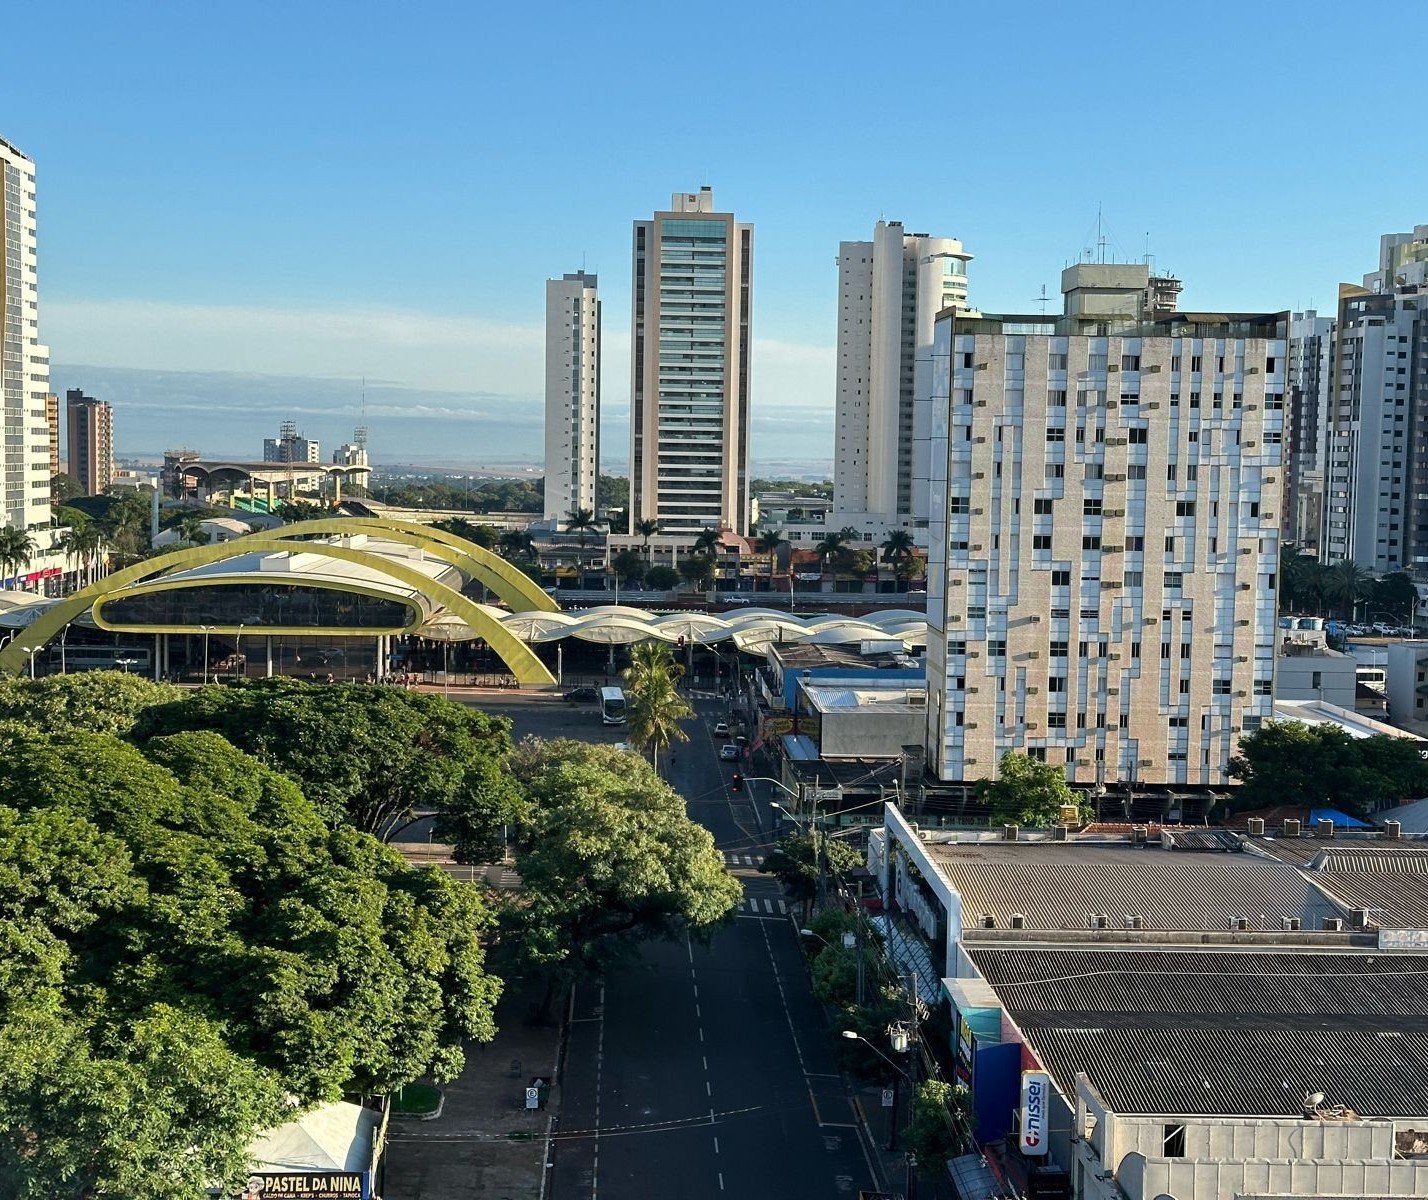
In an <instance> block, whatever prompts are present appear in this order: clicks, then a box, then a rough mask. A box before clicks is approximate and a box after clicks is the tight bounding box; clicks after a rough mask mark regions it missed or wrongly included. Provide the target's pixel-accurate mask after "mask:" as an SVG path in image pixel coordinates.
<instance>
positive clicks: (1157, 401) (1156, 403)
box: [1143, 367, 1160, 409]
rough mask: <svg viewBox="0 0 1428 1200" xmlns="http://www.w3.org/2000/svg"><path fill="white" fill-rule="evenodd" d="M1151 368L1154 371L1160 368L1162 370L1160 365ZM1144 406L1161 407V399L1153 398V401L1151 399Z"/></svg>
mask: <svg viewBox="0 0 1428 1200" xmlns="http://www.w3.org/2000/svg"><path fill="white" fill-rule="evenodd" d="M1150 369H1151V370H1152V371H1158V370H1160V368H1159V367H1151V368H1150ZM1143 407H1145V408H1150V409H1155V408H1159V407H1160V401H1159V400H1152V401H1150V403H1149V404H1146V405H1144V406H1143Z"/></svg>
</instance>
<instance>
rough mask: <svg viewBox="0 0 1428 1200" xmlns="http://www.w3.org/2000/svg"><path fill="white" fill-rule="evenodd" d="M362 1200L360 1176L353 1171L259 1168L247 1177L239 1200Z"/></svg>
mask: <svg viewBox="0 0 1428 1200" xmlns="http://www.w3.org/2000/svg"><path fill="white" fill-rule="evenodd" d="M274 1196H285V1197H287V1200H362V1176H361V1175H359V1174H357V1173H356V1172H354V1171H327V1172H313V1173H311V1174H303V1173H300V1172H281V1173H279V1172H272V1173H269V1172H266V1171H258V1172H255V1173H254V1174H252V1175H250V1176H248V1180H247V1183H246V1185H245V1186H244V1188H243V1190H242V1191H241V1192H239V1193H238V1197H239V1200H269V1198H270V1197H274Z"/></svg>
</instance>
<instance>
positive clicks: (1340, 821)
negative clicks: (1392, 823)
mask: <svg viewBox="0 0 1428 1200" xmlns="http://www.w3.org/2000/svg"><path fill="white" fill-rule="evenodd" d="M1316 821H1333V822H1334V828H1336V829H1372V828H1373V826H1372V825H1370V824H1368V822H1366V821H1360V820H1359V819H1358V817H1351V816H1349V814H1348V813H1346V812H1340V811H1339V810H1338V809H1337V808H1313V809H1310V810H1309V824H1310V825H1313V824H1314V823H1315V822H1316Z"/></svg>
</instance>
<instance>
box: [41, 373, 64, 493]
mask: <svg viewBox="0 0 1428 1200" xmlns="http://www.w3.org/2000/svg"><path fill="white" fill-rule="evenodd" d="M45 431H46V432H47V433H48V434H49V439H50V478H51V479H53V478H54V477H55V476H56V475H58V474H59V473H60V472H61V471H62V470H63V469H64V468H63V467H61V466H60V407H59V397H58V396H56V395H55V394H54V393H53V392H46V393H45Z"/></svg>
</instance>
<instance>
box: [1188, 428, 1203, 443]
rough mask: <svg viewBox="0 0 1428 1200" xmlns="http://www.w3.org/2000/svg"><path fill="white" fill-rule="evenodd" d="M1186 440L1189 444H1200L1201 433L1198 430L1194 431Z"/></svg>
mask: <svg viewBox="0 0 1428 1200" xmlns="http://www.w3.org/2000/svg"><path fill="white" fill-rule="evenodd" d="M1185 440H1186V441H1188V442H1198V441H1199V440H1200V431H1199V430H1198V429H1192V430H1191V431H1190V432H1189V433H1188V434H1186V435H1185Z"/></svg>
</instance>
